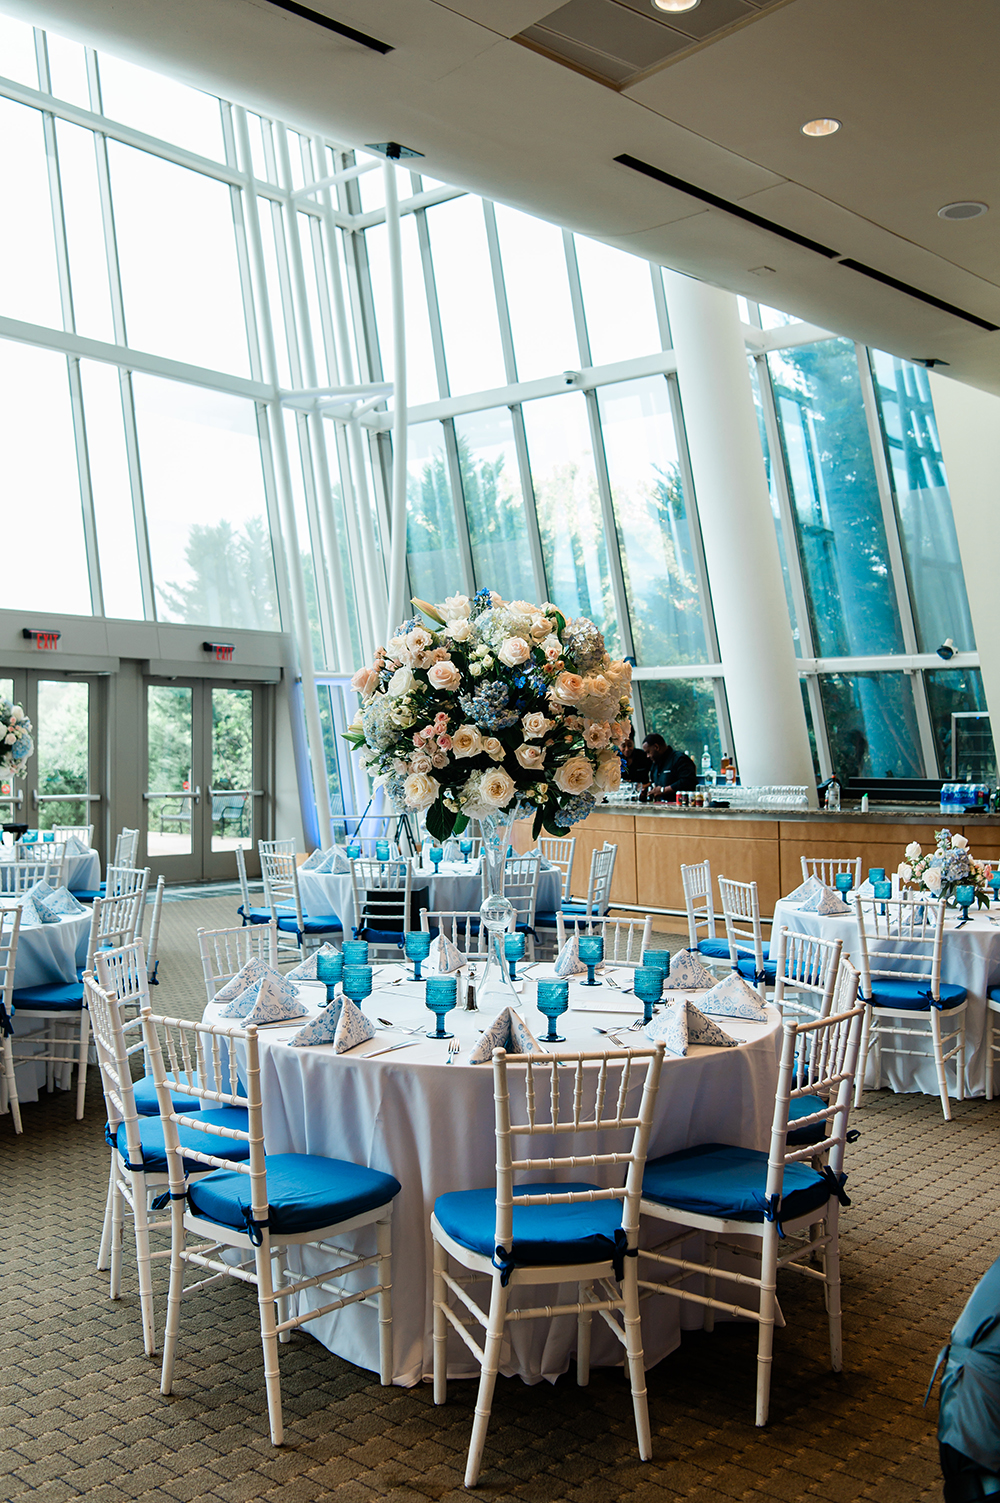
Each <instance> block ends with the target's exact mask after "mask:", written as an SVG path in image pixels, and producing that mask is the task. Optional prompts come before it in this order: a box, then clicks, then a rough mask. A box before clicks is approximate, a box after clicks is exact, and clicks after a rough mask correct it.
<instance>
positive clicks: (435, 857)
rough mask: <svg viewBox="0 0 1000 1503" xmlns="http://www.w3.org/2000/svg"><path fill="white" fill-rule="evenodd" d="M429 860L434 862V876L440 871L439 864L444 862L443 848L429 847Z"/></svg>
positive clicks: (437, 846) (438, 846)
mask: <svg viewBox="0 0 1000 1503" xmlns="http://www.w3.org/2000/svg"><path fill="white" fill-rule="evenodd" d="M431 860H432V861H433V862H434V871H435V874H436V873H437V872H438V871H439V870H440V867H441V862H442V861H443V860H444V847H443V846H440V845H432V846H431Z"/></svg>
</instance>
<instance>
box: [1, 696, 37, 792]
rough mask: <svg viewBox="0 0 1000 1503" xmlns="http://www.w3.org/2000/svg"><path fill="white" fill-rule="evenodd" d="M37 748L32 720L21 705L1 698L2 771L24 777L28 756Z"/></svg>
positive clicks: (16, 776)
mask: <svg viewBox="0 0 1000 1503" xmlns="http://www.w3.org/2000/svg"><path fill="white" fill-rule="evenodd" d="M34 749H35V743H34V741H32V739H31V721H30V720H29V719H28V717H27V716H26V715H25V713H24V711H23V710H22V708H21V706H20V705H13V704H11V702H10V700H9V699H0V773H3V772H9V773H12V774H13V776H14V777H15V778H23V777H24V773H25V769H26V768H27V765H28V758H29V757H30V756H31V753H32V752H33V751H34Z"/></svg>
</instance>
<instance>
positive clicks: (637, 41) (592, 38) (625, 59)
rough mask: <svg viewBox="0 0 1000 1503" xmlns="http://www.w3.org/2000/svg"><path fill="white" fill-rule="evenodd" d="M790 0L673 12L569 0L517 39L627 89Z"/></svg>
mask: <svg viewBox="0 0 1000 1503" xmlns="http://www.w3.org/2000/svg"><path fill="white" fill-rule="evenodd" d="M786 3H787V0H701V3H700V4H699V5H698V7H697V9H695V10H691V11H684V12H680V13H672V14H670V15H669V16H668V14H667V13H666V12H664V11H661V10H656V9H654V7H653V6H652V4H651V3H650V0H568V3H567V4H565V5H560V6H559V8H558V10H554V11H552V12H551V14H550V15H547V16H543V17H542V18H541V20H540V21H536V22H535V24H534V25H533V26H528V27H527V28H526V29H525V30H524V31H522V32H520V33H519V34H518V35H517V36H516V37H515V38H514V41H516V42H521V43H523V45H524V46H525V47H530V48H532V50H533V51H535V52H543V53H544V54H545V55H546V57H551V58H552V59H553V60H554V61H555V62H559V63H563V64H564V65H565V66H566V67H568V68H573V69H575V71H576V72H578V73H586V74H587V75H588V76H589V77H591V78H596V79H598V80H600V82H601V83H605V84H609V85H610V86H611V87H613V88H617V89H621V88H625V87H626V86H627V85H628V84H630V83H632V82H633V81H634V80H635V79H636V77H638V76H639V75H642V74H645V73H647V72H648V71H649V70H651V69H654V68H657V67H659V66H660V65H661V64H663V63H667V62H673V61H674V60H675V59H676V58H679V57H682V56H684V55H685V54H686V53H688V52H690V51H691V50H692V49H694V48H696V47H700V46H701V45H703V43H705V42H706V41H711V40H714V39H715V38H716V37H718V36H722V35H723V34H724V33H725V32H729V31H732V30H733V29H734V28H735V27H737V26H742V25H744V24H745V23H746V22H748V21H752V20H755V19H756V18H757V17H758V16H760V15H761V14H763V13H764V12H765V11H769V10H775V9H776V8H777V7H778V6H779V5H784V4H786Z"/></svg>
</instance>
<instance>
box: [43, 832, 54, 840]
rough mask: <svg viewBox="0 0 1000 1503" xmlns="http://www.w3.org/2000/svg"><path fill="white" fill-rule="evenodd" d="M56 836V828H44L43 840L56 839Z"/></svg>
mask: <svg viewBox="0 0 1000 1503" xmlns="http://www.w3.org/2000/svg"><path fill="white" fill-rule="evenodd" d="M55 838H56V832H55V830H43V831H42V840H43V841H44V840H55Z"/></svg>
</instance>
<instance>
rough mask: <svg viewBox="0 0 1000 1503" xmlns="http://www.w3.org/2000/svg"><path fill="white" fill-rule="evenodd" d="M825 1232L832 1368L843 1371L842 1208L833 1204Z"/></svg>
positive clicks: (835, 1370) (825, 1272)
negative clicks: (841, 1313) (841, 1311)
mask: <svg viewBox="0 0 1000 1503" xmlns="http://www.w3.org/2000/svg"><path fill="white" fill-rule="evenodd" d="M825 1231H826V1234H827V1236H828V1237H829V1238H830V1241H829V1242H828V1243H827V1245H826V1247H824V1249H823V1274H824V1280H825V1287H826V1300H827V1303H826V1308H827V1313H828V1317H829V1322H830V1367H831V1368H832V1369H833V1371H834V1372H835V1373H839V1372H841V1371H842V1370H843V1366H844V1343H843V1336H842V1332H841V1320H840V1206H839V1205H838V1203H837V1202H836V1201H834V1202H833V1204H832V1206H831V1207H830V1209H829V1210H828V1211H827V1214H826V1223H825Z"/></svg>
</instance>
